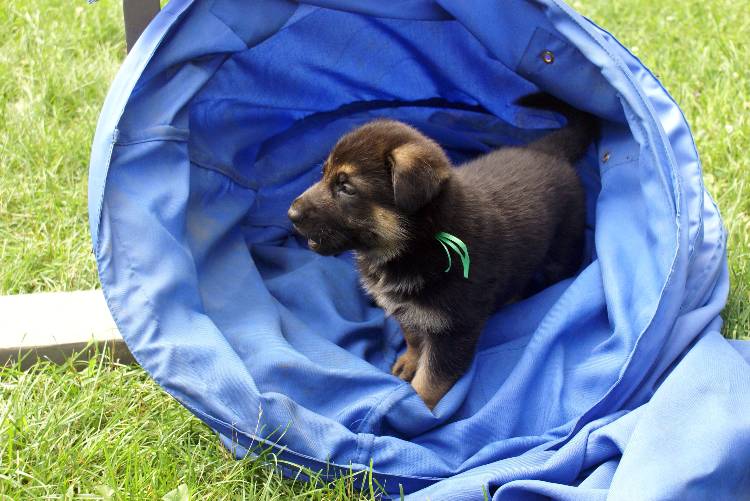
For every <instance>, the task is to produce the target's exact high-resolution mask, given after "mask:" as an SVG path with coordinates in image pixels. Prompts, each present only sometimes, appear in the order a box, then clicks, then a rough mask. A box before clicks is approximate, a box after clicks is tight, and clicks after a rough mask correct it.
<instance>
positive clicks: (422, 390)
mask: <svg viewBox="0 0 750 501" xmlns="http://www.w3.org/2000/svg"><path fill="white" fill-rule="evenodd" d="M411 385H412V386H413V387H414V391H416V392H417V394H418V395H419V396H420V398H422V400H423V401H424V403H425V405H426V406H427V407H429V408H430V410H432V409H434V408H435V406H436V405H437V403H438V402H439V401H440V399H441V398H443V396H445V394H446V393H448V390H450V388H451V383H448V382H445V381H436V380H435V378H434V377H433V375H432V372H431V370H430V347H429V345H425V346H423V347H422V353H421V355H420V357H419V363H418V364H417V372H416V373H415V374H414V379H412V380H411Z"/></svg>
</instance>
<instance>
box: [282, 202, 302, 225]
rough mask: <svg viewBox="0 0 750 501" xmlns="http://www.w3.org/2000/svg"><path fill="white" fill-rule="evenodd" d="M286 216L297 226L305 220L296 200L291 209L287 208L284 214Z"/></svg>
mask: <svg viewBox="0 0 750 501" xmlns="http://www.w3.org/2000/svg"><path fill="white" fill-rule="evenodd" d="M286 215H287V216H289V220H290V221H291V222H293V223H294V224H299V223H301V222H302V220H303V219H304V218H305V213H304V211H303V210H302V209H301V208H300V204H299V201H298V200H295V201H294V203H293V204H292V206H291V207H289V210H288V211H287V213H286Z"/></svg>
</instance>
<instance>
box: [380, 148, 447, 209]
mask: <svg viewBox="0 0 750 501" xmlns="http://www.w3.org/2000/svg"><path fill="white" fill-rule="evenodd" d="M388 161H389V162H390V164H391V175H392V177H393V197H394V200H395V202H396V207H398V208H399V209H401V210H403V211H405V212H407V213H409V214H413V213H414V212H417V211H418V210H419V209H421V208H422V207H424V206H425V205H427V203H428V202H429V201H430V200H432V199H433V198H435V196H436V195H437V194H438V193H440V190H441V189H442V187H443V184H444V183H445V181H446V180H447V179H448V177H450V174H451V168H450V161H449V160H448V157H447V156H446V155H445V153H444V152H443V149H442V148H440V146H438V145H437V144H436V143H433V142H432V141H421V142H409V143H406V144H404V145H401V146H399V147H398V148H395V149H394V150H392V151H391V153H390V155H389V157H388Z"/></svg>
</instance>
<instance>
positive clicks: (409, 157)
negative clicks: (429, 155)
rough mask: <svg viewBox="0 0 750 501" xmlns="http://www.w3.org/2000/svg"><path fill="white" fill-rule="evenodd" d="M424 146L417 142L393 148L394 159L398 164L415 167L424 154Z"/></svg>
mask: <svg viewBox="0 0 750 501" xmlns="http://www.w3.org/2000/svg"><path fill="white" fill-rule="evenodd" d="M424 153H425V152H424V148H423V147H422V146H421V145H419V144H417V143H406V144H404V145H401V146H399V147H398V148H396V149H395V150H393V153H391V154H392V155H393V161H394V162H395V164H396V165H401V166H408V167H413V166H414V164H415V163H416V162H417V160H420V159H421V157H423V156H424Z"/></svg>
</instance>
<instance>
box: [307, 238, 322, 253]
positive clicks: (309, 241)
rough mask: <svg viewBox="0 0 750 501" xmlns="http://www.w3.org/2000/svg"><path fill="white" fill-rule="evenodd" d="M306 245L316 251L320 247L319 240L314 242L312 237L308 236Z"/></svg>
mask: <svg viewBox="0 0 750 501" xmlns="http://www.w3.org/2000/svg"><path fill="white" fill-rule="evenodd" d="M307 246H308V247H310V250H313V251H317V250H318V249H320V242H316V241H315V240H313V239H312V238H308V239H307Z"/></svg>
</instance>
